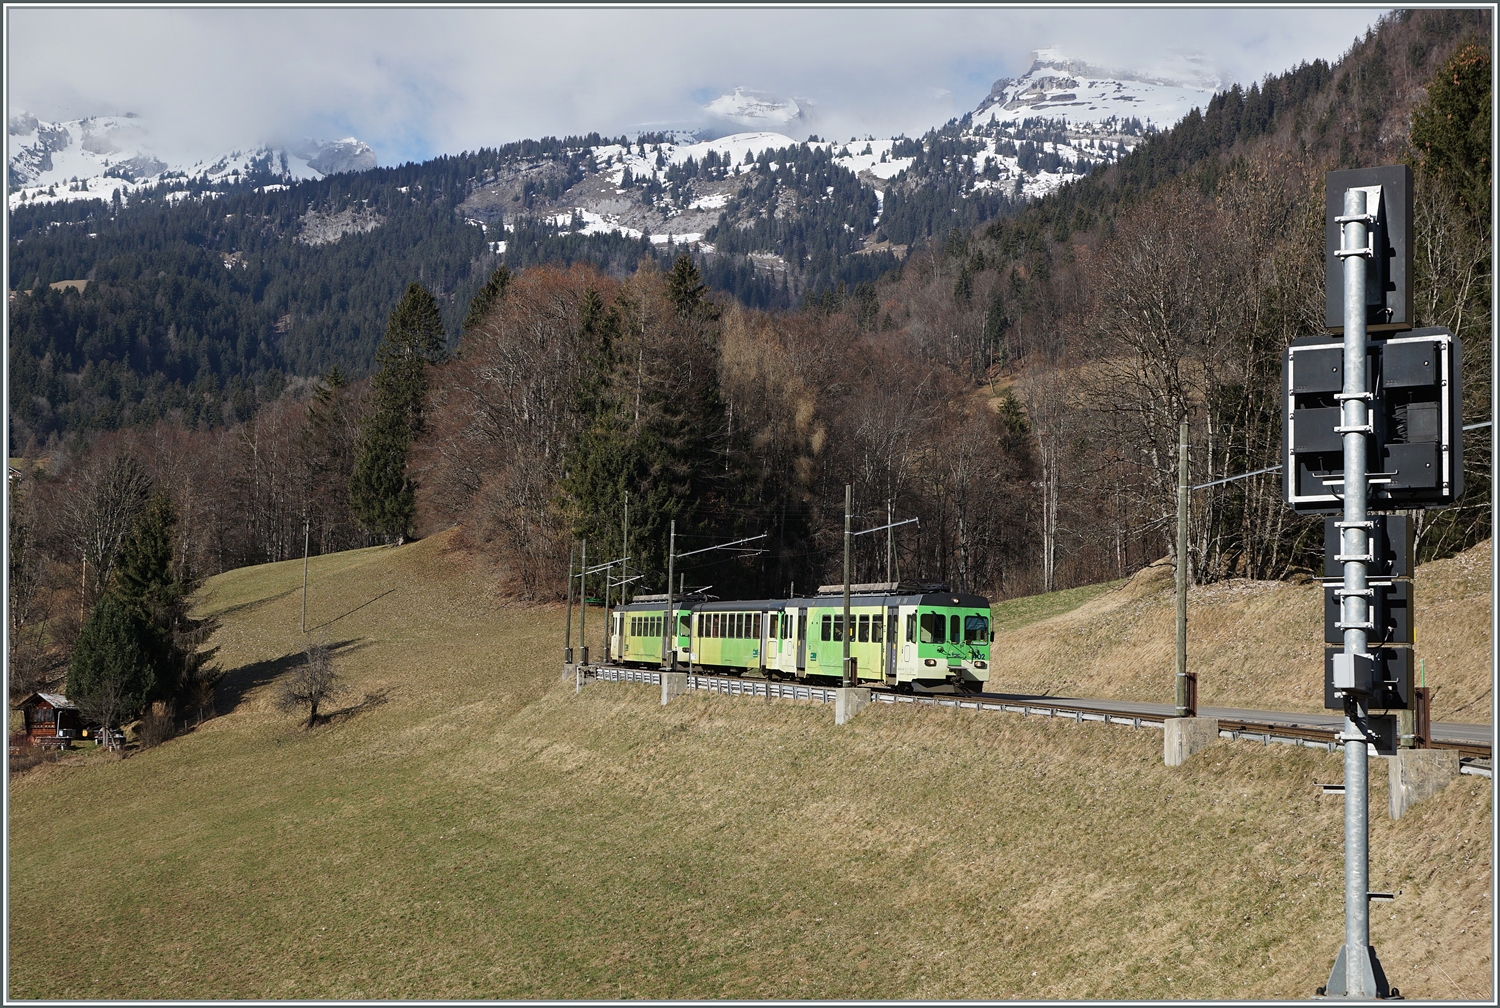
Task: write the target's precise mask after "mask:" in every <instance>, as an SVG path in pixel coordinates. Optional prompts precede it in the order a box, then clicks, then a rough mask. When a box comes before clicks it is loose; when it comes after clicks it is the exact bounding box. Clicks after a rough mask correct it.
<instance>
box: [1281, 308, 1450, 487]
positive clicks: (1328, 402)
mask: <svg viewBox="0 0 1500 1008" xmlns="http://www.w3.org/2000/svg"><path fill="white" fill-rule="evenodd" d="M1365 353H1366V357H1365V388H1366V389H1367V390H1368V391H1369V393H1370V396H1371V398H1370V406H1371V409H1370V410H1369V414H1370V430H1369V431H1368V432H1363V433H1359V434H1358V435H1357V436H1360V437H1363V438H1365V449H1366V451H1365V458H1366V472H1367V476H1368V479H1369V496H1368V500H1367V510H1368V511H1370V512H1372V513H1374V512H1380V511H1403V510H1407V509H1412V508H1439V507H1447V506H1448V505H1450V504H1452V503H1453V502H1454V501H1455V500H1457V499H1458V497H1459V495H1461V494H1462V493H1463V412H1462V409H1463V382H1462V372H1463V347H1462V346H1461V344H1460V342H1459V339H1458V337H1456V336H1454V335H1453V334H1452V333H1450V332H1449V331H1448V330H1446V329H1442V328H1429V329H1415V330H1412V331H1410V332H1402V333H1394V334H1389V335H1381V336H1372V337H1371V338H1370V339H1369V342H1368V344H1367V346H1366V350H1365ZM1344 364H1345V362H1344V348H1343V344H1342V342H1339V341H1337V339H1336V338H1335V337H1328V336H1309V337H1304V338H1302V339H1297V340H1293V341H1292V344H1291V346H1290V347H1288V348H1287V351H1286V353H1285V355H1284V356H1283V357H1282V388H1283V390H1284V392H1285V399H1284V402H1283V407H1284V412H1283V414H1282V425H1283V429H1282V432H1283V440H1282V460H1281V461H1282V475H1283V486H1284V488H1285V495H1286V502H1287V503H1288V504H1289V505H1291V507H1292V509H1293V510H1295V511H1297V512H1298V513H1299V514H1336V513H1339V512H1341V511H1343V509H1344V505H1343V497H1344V482H1343V476H1344V432H1342V431H1340V430H1338V428H1339V427H1341V426H1342V423H1343V420H1342V418H1343V409H1342V407H1341V405H1340V396H1341V395H1342V391H1341V390H1342V389H1343V381H1344V375H1343V371H1344Z"/></svg>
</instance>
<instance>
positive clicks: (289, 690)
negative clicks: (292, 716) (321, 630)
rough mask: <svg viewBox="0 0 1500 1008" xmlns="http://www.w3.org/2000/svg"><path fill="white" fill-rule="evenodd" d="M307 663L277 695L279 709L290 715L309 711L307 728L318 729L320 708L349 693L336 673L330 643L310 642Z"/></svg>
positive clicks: (289, 676)
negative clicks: (329, 647)
mask: <svg viewBox="0 0 1500 1008" xmlns="http://www.w3.org/2000/svg"><path fill="white" fill-rule="evenodd" d="M302 657H303V661H302V664H300V665H298V666H297V667H296V668H294V669H293V670H292V671H291V672H289V673H287V675H286V677H285V678H284V679H282V681H281V685H280V687H279V688H278V689H277V691H276V706H277V707H278V708H279V709H280V710H283V711H286V712H287V713H291V712H292V711H299V710H302V709H304V708H306V710H307V727H308V728H313V727H316V726H317V723H318V719H319V717H320V715H319V714H318V708H319V707H320V706H322V705H323V704H325V703H327V702H328V701H329V700H333V699H336V698H338V697H340V696H343V695H344V694H345V693H347V692H348V691H349V687H348V685H347V684H346V683H345V682H344V680H343V677H342V676H340V675H339V674H338V672H336V671H335V670H334V667H333V658H332V657H331V656H330V655H329V653H328V643H327V642H326V641H323V640H312V641H309V642H308V644H307V646H306V647H305V648H304V649H303V651H302Z"/></svg>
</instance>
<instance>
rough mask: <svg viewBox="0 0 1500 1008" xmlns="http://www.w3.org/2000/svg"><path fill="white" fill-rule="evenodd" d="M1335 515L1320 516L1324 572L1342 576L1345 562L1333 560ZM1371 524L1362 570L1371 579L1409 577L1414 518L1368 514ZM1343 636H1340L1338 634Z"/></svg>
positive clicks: (1337, 549) (1336, 548)
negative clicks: (1321, 517)
mask: <svg viewBox="0 0 1500 1008" xmlns="http://www.w3.org/2000/svg"><path fill="white" fill-rule="evenodd" d="M1337 521H1338V518H1337V517H1336V516H1334V515H1329V516H1328V517H1327V518H1324V519H1323V576H1324V577H1325V578H1339V579H1341V578H1343V576H1344V563H1343V561H1342V560H1335V559H1334V558H1335V557H1336V556H1339V555H1340V551H1341V550H1342V548H1343V547H1342V546H1341V544H1340V539H1341V538H1342V537H1341V536H1340V535H1339V529H1338V528H1337V527H1336V526H1335V523H1336V522H1337ZM1370 521H1371V522H1373V523H1374V526H1375V527H1374V528H1372V529H1371V530H1370V539H1369V542H1370V554H1371V556H1373V557H1374V559H1373V560H1367V561H1365V574H1366V576H1368V577H1369V578H1371V579H1374V580H1384V579H1386V578H1409V577H1411V576H1412V572H1413V571H1414V569H1415V565H1414V564H1413V563H1412V554H1413V553H1414V552H1415V547H1416V533H1417V526H1416V522H1414V521H1412V520H1411V519H1410V518H1408V517H1407V516H1406V515H1371V516H1370ZM1339 639H1340V640H1343V638H1342V637H1340V638H1339Z"/></svg>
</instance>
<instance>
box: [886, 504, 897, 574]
mask: <svg viewBox="0 0 1500 1008" xmlns="http://www.w3.org/2000/svg"><path fill="white" fill-rule="evenodd" d="M895 516H896V499H895V498H894V497H887V498H886V499H885V582H886V584H890V583H891V557H893V556H894V555H895V553H896V526H895V521H896V517H895Z"/></svg>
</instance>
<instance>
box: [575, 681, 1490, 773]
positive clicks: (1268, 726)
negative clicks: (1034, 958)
mask: <svg viewBox="0 0 1500 1008" xmlns="http://www.w3.org/2000/svg"><path fill="white" fill-rule="evenodd" d="M584 676H585V677H586V678H590V679H604V680H608V681H613V682H637V683H645V684H647V685H660V683H661V673H660V672H654V671H649V670H645V669H630V668H620V667H615V666H602V665H601V666H591V667H589V668H586V669H585V670H584ZM687 685H688V689H690V690H705V691H707V692H710V693H717V694H719V695H722V696H745V697H765V698H767V699H771V700H811V701H815V702H818V703H833V701H834V698H835V696H836V693H837V688H836V687H828V686H814V685H811V684H808V683H800V682H777V681H775V680H771V679H750V678H741V677H737V676H709V675H701V674H698V673H690V674H689V675H688V678H687ZM869 689H870V702H871V703H884V704H914V705H917V706H931V707H946V708H949V709H954V710H975V711H995V712H997V713H1004V714H1020V715H1021V716H1022V717H1026V716H1030V715H1035V716H1039V717H1061V718H1066V719H1068V720H1071V721H1074V722H1076V723H1079V724H1082V723H1083V722H1085V721H1093V722H1098V723H1101V724H1116V725H1125V726H1128V727H1132V728H1161V727H1162V722H1163V721H1165V720H1166V718H1168V717H1170V716H1171V715H1168V714H1150V713H1135V712H1125V711H1117V710H1106V709H1105V708H1102V707H1090V706H1088V705H1087V704H1073V703H1064V702H1051V703H1037V702H1035V701H1024V702H1023V701H1017V700H1003V699H1000V698H998V697H989V696H986V695H984V694H977V695H969V694H941V693H929V694H921V693H898V692H896V691H895V690H890V689H884V688H881V687H878V686H872V687H869ZM1337 735H1338V731H1337V729H1334V728H1314V727H1308V726H1304V725H1288V724H1278V723H1276V722H1270V721H1245V720H1235V719H1226V718H1220V719H1219V737H1220V738H1227V739H1231V740H1239V739H1252V740H1255V741H1258V742H1260V743H1261V744H1262V745H1269V744H1270V743H1272V742H1276V743H1278V744H1283V745H1295V746H1303V747H1307V748H1324V749H1327V750H1328V751H1329V752H1333V751H1336V750H1337V749H1338V748H1339V742H1338V738H1337ZM1432 748H1434V749H1448V750H1456V751H1457V752H1458V754H1459V758H1460V764H1461V772H1463V773H1466V774H1470V775H1474V776H1480V777H1490V775H1491V770H1490V767H1489V765H1488V764H1489V761H1490V747H1489V746H1488V745H1484V744H1482V743H1477V742H1433V743H1432Z"/></svg>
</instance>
